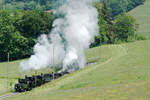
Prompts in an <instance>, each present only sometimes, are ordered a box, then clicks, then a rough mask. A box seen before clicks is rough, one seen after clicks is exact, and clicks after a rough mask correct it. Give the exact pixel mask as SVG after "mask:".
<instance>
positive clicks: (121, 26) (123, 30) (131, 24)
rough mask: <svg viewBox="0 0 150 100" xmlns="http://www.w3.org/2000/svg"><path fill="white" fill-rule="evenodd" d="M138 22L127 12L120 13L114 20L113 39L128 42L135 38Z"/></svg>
mask: <svg viewBox="0 0 150 100" xmlns="http://www.w3.org/2000/svg"><path fill="white" fill-rule="evenodd" d="M137 28H138V24H137V23H136V20H135V19H134V17H132V16H130V15H128V14H121V15H119V16H117V17H116V18H115V20H114V30H115V31H114V33H115V40H116V41H118V40H121V41H124V42H129V41H131V40H133V39H134V38H135V32H136V30H137Z"/></svg>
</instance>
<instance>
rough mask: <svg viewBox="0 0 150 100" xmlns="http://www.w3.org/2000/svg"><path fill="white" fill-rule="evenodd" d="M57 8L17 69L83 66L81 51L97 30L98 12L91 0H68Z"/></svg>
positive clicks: (82, 51)
mask: <svg viewBox="0 0 150 100" xmlns="http://www.w3.org/2000/svg"><path fill="white" fill-rule="evenodd" d="M59 12H61V13H63V14H64V18H59V19H56V20H55V21H54V23H53V27H54V28H53V30H52V32H51V33H50V34H49V35H41V36H40V37H39V38H38V42H37V44H36V45H35V46H34V55H32V56H31V57H30V59H29V60H28V61H25V62H21V63H20V70H21V71H28V70H31V69H33V70H38V69H42V68H47V67H52V66H56V67H57V66H58V65H62V66H61V67H62V70H63V71H64V70H67V71H74V70H77V69H80V68H83V67H84V66H85V63H86V61H85V56H84V51H85V50H86V49H88V48H89V45H90V44H91V42H92V41H93V40H94V37H95V36H96V35H97V33H98V19H97V17H98V13H97V10H96V8H94V7H93V3H92V1H91V0H68V1H67V2H66V3H65V4H64V5H63V6H62V7H60V9H59Z"/></svg>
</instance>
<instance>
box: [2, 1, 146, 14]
mask: <svg viewBox="0 0 150 100" xmlns="http://www.w3.org/2000/svg"><path fill="white" fill-rule="evenodd" d="M1 1H2V0H1ZM3 1H5V2H4V4H5V8H6V9H10V10H12V9H21V10H50V9H52V8H57V7H58V6H60V5H62V4H63V2H65V1H66V0H3ZM100 1H101V2H104V0H100ZM107 1H108V7H109V11H110V12H111V13H112V16H116V15H118V14H120V13H122V12H128V11H130V10H131V9H133V8H135V7H137V6H138V5H141V4H143V3H144V2H145V0H107ZM0 4H1V3H0Z"/></svg>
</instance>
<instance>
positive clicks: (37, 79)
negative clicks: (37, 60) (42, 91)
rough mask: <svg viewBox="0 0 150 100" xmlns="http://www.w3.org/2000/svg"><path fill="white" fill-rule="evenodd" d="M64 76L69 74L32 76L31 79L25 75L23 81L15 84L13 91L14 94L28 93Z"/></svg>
mask: <svg viewBox="0 0 150 100" xmlns="http://www.w3.org/2000/svg"><path fill="white" fill-rule="evenodd" d="M65 74H69V72H60V73H51V74H41V75H33V76H32V77H28V76H27V75H26V76H25V78H24V79H20V78H19V79H18V83H17V84H15V86H14V89H15V92H25V91H30V90H32V89H33V88H35V87H38V86H41V85H42V84H45V83H48V82H50V81H52V80H53V79H57V78H59V77H61V76H63V75H65Z"/></svg>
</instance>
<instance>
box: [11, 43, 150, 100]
mask: <svg viewBox="0 0 150 100" xmlns="http://www.w3.org/2000/svg"><path fill="white" fill-rule="evenodd" d="M100 54H101V60H99V59H96V58H99V55H100ZM93 55H94V56H93ZM87 59H88V61H90V62H93V61H96V62H97V64H96V65H91V66H88V67H86V68H85V69H81V70H79V71H77V72H74V73H72V74H69V75H66V76H64V77H62V78H60V79H58V80H55V81H53V82H51V83H48V84H46V85H44V86H42V87H39V88H36V89H34V90H32V91H30V92H27V93H23V94H20V95H18V96H16V97H13V98H10V99H9V100H149V98H150V41H149V40H147V41H138V42H134V43H127V44H121V45H105V46H102V47H101V49H99V47H97V48H93V49H90V50H89V51H88V52H87Z"/></svg>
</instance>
